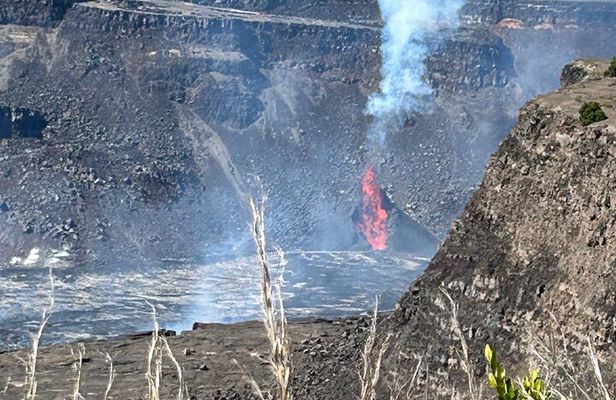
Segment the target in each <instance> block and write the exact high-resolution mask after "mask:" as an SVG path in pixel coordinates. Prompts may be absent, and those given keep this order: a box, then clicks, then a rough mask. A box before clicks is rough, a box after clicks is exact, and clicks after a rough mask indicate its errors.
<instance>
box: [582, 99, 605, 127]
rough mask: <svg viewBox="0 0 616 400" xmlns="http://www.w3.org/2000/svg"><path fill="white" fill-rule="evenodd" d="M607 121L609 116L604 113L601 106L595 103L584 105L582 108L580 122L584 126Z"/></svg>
mask: <svg viewBox="0 0 616 400" xmlns="http://www.w3.org/2000/svg"><path fill="white" fill-rule="evenodd" d="M606 119H607V115H605V112H603V109H602V108H601V104H599V103H597V102H595V101H590V102H587V103H584V105H582V107H581V108H580V122H581V123H582V125H583V126H588V125H590V124H593V123H595V122H599V121H604V120H606Z"/></svg>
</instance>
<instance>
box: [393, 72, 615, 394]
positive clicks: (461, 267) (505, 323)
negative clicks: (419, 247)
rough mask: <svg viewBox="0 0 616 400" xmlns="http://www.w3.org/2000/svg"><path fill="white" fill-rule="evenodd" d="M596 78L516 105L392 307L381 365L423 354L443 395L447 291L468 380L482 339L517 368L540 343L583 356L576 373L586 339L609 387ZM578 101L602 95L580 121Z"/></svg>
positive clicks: (608, 294) (608, 108) (609, 300)
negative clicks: (509, 125)
mask: <svg viewBox="0 0 616 400" xmlns="http://www.w3.org/2000/svg"><path fill="white" fill-rule="evenodd" d="M576 64H577V66H578V68H579V65H580V64H581V63H580V62H578V63H576ZM595 65H596V64H595ZM600 65H605V64H600ZM572 67H573V66H572ZM572 67H567V68H566V69H565V71H569V70H570V69H571V68H572ZM590 69H591V70H592V69H593V68H590ZM597 75H598V74H597ZM595 78H596V79H594V80H592V79H586V80H585V79H583V77H578V79H577V81H578V82H576V80H570V81H569V82H568V86H566V87H563V88H562V89H560V90H558V91H556V92H554V93H552V94H549V95H546V96H541V97H538V98H536V99H535V100H533V101H531V102H529V103H528V104H526V105H525V106H524V108H522V110H521V112H520V118H519V122H518V124H517V126H516V127H515V128H514V129H513V130H512V131H511V132H510V134H509V136H508V137H507V138H506V139H505V141H504V142H503V143H502V144H501V146H500V148H499V150H498V151H497V152H496V153H495V154H494V155H493V157H492V159H491V161H490V164H489V166H488V169H487V171H486V175H485V177H484V180H483V183H482V184H481V186H480V188H479V190H478V191H477V192H476V193H475V194H474V196H473V197H472V199H471V201H470V202H469V204H468V205H467V206H466V209H465V211H464V213H463V214H462V216H461V218H460V219H459V220H458V221H457V222H456V223H455V224H454V225H453V228H452V231H451V232H450V233H449V235H448V237H447V239H446V240H445V242H444V243H443V244H442V246H441V248H440V249H439V252H438V253H437V255H436V256H435V257H434V259H433V260H432V262H431V264H430V266H429V267H428V269H427V271H426V273H425V275H424V276H423V277H422V278H421V279H420V280H418V281H417V282H416V283H415V284H414V285H413V286H412V287H411V289H410V290H409V292H408V293H407V295H406V296H404V298H403V299H402V300H401V302H400V304H399V308H398V310H397V311H396V312H395V314H394V315H393V317H392V321H391V325H390V328H391V329H392V331H393V332H395V347H394V351H393V352H392V354H393V355H392V356H391V357H390V358H389V359H388V361H387V363H386V365H387V366H388V368H396V367H399V365H398V363H399V362H400V359H399V358H398V357H397V356H396V354H397V353H398V351H403V352H404V353H405V354H413V355H415V356H416V357H420V356H424V357H426V359H427V360H429V363H430V374H429V376H427V377H426V378H427V380H428V384H429V385H432V386H431V389H430V390H435V391H437V392H439V391H440V390H439V388H440V389H443V392H445V391H446V390H450V389H451V388H452V387H453V386H454V385H455V382H456V381H458V382H459V381H460V379H462V376H463V373H462V371H461V366H460V360H459V357H458V355H457V354H458V351H459V349H460V343H459V341H458V340H457V339H456V336H455V334H454V328H453V325H452V323H451V306H450V304H449V303H448V301H447V300H446V299H445V297H444V296H443V294H442V293H441V292H440V289H439V288H445V289H446V290H448V291H449V292H450V294H451V295H452V297H453V298H454V299H455V301H456V302H457V304H458V307H459V312H458V314H459V321H460V324H461V327H462V333H463V335H464V336H465V337H466V339H467V341H468V342H469V343H470V345H471V354H472V361H473V362H475V363H476V365H479V368H478V369H477V370H476V372H477V375H478V376H479V375H481V373H482V370H483V368H482V367H481V366H482V365H483V358H482V357H483V353H482V347H483V346H484V345H485V344H488V343H489V344H491V345H493V346H494V347H495V348H496V349H498V350H500V351H501V352H502V353H503V354H505V355H506V356H505V360H506V362H507V363H508V364H509V365H511V366H512V367H513V371H518V372H519V371H520V370H523V369H525V368H528V367H529V366H530V365H537V363H538V362H539V360H538V359H537V358H533V356H531V355H530V352H531V349H532V348H533V347H534V348H535V349H540V348H542V344H545V343H551V344H552V345H553V346H557V347H558V349H560V351H562V349H567V350H568V351H570V352H571V353H576V354H580V353H581V354H582V355H583V358H582V360H579V361H577V362H578V363H579V364H576V365H580V372H578V373H579V374H580V376H583V374H584V372H582V371H583V370H584V367H582V365H584V363H585V365H588V366H589V364H588V362H589V361H588V358H587V357H585V354H586V353H585V352H584V348H585V347H586V346H587V343H586V340H587V339H589V340H591V341H592V342H593V343H595V345H596V346H597V348H598V350H599V352H600V354H601V360H602V362H603V364H602V365H603V366H604V372H605V373H606V374H607V375H608V376H609V377H610V382H612V384H613V380H614V373H616V371H615V370H614V368H613V366H614V361H615V359H614V344H613V343H614V339H615V335H616V320H615V318H614V315H615V311H616V303H615V302H614V299H615V298H616V297H615V296H616V286H615V285H614V281H613V280H612V279H611V278H610V277H611V276H612V275H613V274H614V273H615V272H616V271H615V269H614V268H615V264H614V259H615V257H616V247H615V245H614V237H615V235H616V228H615V227H616V225H615V223H616V216H615V214H614V211H613V202H614V199H613V193H614V185H616V161H615V160H616V158H615V156H616V147H615V146H616V124H615V123H614V121H615V120H616V119H615V118H616V113H615V112H614V108H613V107H614V102H615V101H616V91H614V88H615V87H616V80H615V79H613V78H600V79H599V78H598V77H595ZM585 101H597V102H599V103H601V104H602V105H603V108H604V110H605V112H606V114H607V115H608V117H609V118H608V120H606V121H604V122H601V123H596V124H594V125H591V126H589V127H582V126H581V124H580V123H579V120H578V118H579V115H578V110H579V108H580V106H581V105H582V104H583V102H585ZM435 327H437V328H436V329H435ZM551 341H552V342H551ZM426 349H429V351H428V352H426ZM557 351H558V350H557ZM550 356H552V355H550ZM412 362H414V361H412ZM412 362H408V363H407V365H406V368H410V367H411V365H410V364H412ZM574 362H575V361H574ZM548 372H549V371H546V373H548ZM448 379H451V381H449V383H447V384H445V382H447V381H448ZM458 389H459V390H462V391H464V390H465V389H460V387H459V385H458ZM612 390H614V387H613V386H612Z"/></svg>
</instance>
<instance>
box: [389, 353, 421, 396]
mask: <svg viewBox="0 0 616 400" xmlns="http://www.w3.org/2000/svg"><path fill="white" fill-rule="evenodd" d="M402 358H404V359H407V360H410V359H413V358H414V359H416V360H417V361H416V362H417V364H416V365H415V368H414V369H413V372H410V371H400V372H398V371H393V372H391V374H392V375H393V379H392V380H391V383H389V384H388V385H387V387H388V389H389V400H410V399H412V398H414V397H415V395H416V393H417V389H418V388H417V383H418V379H419V371H420V370H421V366H422V363H423V357H411V356H409V355H407V354H405V353H403V352H399V353H398V361H399V362H398V364H401V363H400V361H401V359H402ZM409 377H410V378H409Z"/></svg>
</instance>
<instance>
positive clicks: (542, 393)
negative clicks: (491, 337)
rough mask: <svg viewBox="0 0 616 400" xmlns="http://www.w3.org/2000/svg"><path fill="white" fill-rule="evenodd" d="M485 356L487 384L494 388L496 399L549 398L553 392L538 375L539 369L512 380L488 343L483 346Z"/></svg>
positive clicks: (533, 399)
mask: <svg viewBox="0 0 616 400" xmlns="http://www.w3.org/2000/svg"><path fill="white" fill-rule="evenodd" d="M485 357H486V360H487V361H488V367H489V370H490V372H488V385H489V386H490V387H491V388H493V389H495V390H496V393H497V395H498V400H518V399H526V400H550V399H552V398H553V397H554V396H553V393H552V392H551V391H550V390H549V389H548V388H547V386H546V384H545V382H544V381H543V380H542V379H541V378H540V377H539V370H538V369H534V370H532V371H531V372H530V373H529V374H528V376H525V377H524V378H523V379H522V380H517V381H514V380H513V379H511V378H509V377H507V375H506V372H505V369H504V368H503V367H502V365H501V364H500V362H499V361H498V358H497V357H496V353H495V352H494V350H492V348H491V347H490V345H486V347H485Z"/></svg>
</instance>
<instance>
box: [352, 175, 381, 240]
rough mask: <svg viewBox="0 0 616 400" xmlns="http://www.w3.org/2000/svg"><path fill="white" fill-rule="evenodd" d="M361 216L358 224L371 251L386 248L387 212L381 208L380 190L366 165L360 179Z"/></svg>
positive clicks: (374, 176)
mask: <svg viewBox="0 0 616 400" xmlns="http://www.w3.org/2000/svg"><path fill="white" fill-rule="evenodd" d="M361 190H362V193H363V199H362V214H361V219H360V221H359V224H358V228H359V230H360V231H361V232H362V233H363V234H364V237H365V238H366V240H368V243H369V244H370V247H372V250H375V251H378V250H385V249H386V248H387V217H388V214H387V210H385V209H384V208H383V197H382V193H381V188H380V187H379V185H378V183H377V182H376V175H375V173H374V168H372V166H371V165H368V167H367V168H366V171H365V172H364V175H363V176H362V178H361Z"/></svg>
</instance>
